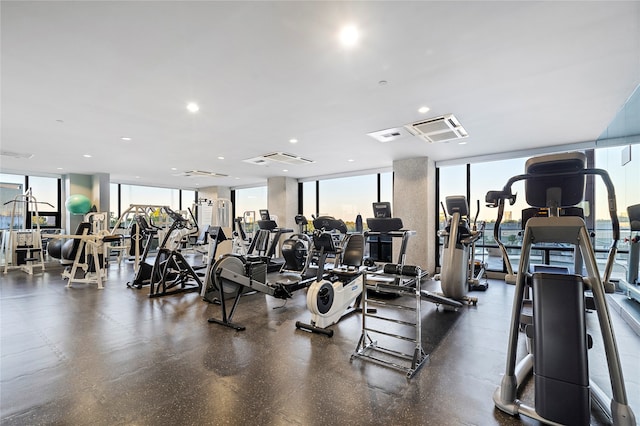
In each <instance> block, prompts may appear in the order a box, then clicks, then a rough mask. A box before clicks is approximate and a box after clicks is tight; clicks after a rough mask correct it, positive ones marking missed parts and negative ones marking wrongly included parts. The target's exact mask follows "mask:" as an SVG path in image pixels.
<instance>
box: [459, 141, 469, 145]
mask: <svg viewBox="0 0 640 426" xmlns="http://www.w3.org/2000/svg"><path fill="white" fill-rule="evenodd" d="M466 144H467V141H462V142H458V145H466Z"/></svg>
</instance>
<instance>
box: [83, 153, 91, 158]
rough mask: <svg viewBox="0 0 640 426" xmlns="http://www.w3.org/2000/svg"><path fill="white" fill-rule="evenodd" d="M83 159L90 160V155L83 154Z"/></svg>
mask: <svg viewBox="0 0 640 426" xmlns="http://www.w3.org/2000/svg"><path fill="white" fill-rule="evenodd" d="M83 157H84V158H91V154H84V155H83Z"/></svg>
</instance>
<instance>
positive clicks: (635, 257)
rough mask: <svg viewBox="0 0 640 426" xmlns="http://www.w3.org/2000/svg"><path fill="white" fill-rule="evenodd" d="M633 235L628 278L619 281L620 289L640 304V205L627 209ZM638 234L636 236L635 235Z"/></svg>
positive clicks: (630, 240)
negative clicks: (639, 272) (639, 270)
mask: <svg viewBox="0 0 640 426" xmlns="http://www.w3.org/2000/svg"><path fill="white" fill-rule="evenodd" d="M627 213H628V216H629V225H630V227H631V229H630V231H631V235H630V236H629V240H628V241H629V257H628V260H627V276H626V277H625V278H624V279H621V280H619V281H618V287H619V288H620V289H621V290H622V291H623V292H624V293H625V294H626V295H627V297H628V298H629V299H635V300H636V302H640V278H639V277H638V269H639V266H640V204H636V205H633V206H629V207H627ZM634 232H635V233H636V235H635V236H634V235H633V233H634Z"/></svg>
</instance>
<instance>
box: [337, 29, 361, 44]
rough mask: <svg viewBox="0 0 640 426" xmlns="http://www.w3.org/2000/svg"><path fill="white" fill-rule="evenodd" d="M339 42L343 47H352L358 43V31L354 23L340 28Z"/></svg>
mask: <svg viewBox="0 0 640 426" xmlns="http://www.w3.org/2000/svg"><path fill="white" fill-rule="evenodd" d="M339 38H340V43H342V45H343V46H345V47H352V46H355V45H356V43H358V39H360V32H359V31H358V28H356V26H355V25H345V26H344V27H342V29H341V30H340V35H339Z"/></svg>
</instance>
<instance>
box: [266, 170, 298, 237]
mask: <svg viewBox="0 0 640 426" xmlns="http://www.w3.org/2000/svg"><path fill="white" fill-rule="evenodd" d="M267 208H268V209H269V213H271V214H273V215H276V216H278V226H279V227H280V228H291V229H296V221H295V217H296V214H298V181H297V180H296V179H293V178H288V177H282V176H278V177H272V178H269V179H268V180H267Z"/></svg>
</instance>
